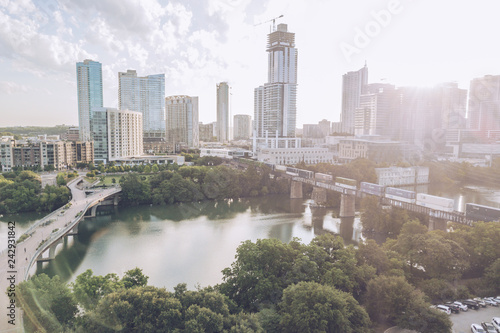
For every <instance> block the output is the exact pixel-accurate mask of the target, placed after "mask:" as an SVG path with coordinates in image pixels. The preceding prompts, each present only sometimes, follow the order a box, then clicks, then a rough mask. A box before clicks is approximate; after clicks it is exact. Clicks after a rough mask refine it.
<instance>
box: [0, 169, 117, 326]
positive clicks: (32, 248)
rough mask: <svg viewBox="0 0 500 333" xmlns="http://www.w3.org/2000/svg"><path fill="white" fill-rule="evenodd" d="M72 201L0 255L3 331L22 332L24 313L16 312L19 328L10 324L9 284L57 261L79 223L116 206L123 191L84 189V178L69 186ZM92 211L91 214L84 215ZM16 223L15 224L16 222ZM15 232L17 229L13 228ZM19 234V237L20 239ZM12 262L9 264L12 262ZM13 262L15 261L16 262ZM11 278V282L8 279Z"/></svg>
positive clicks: (0, 322)
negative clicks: (103, 209)
mask: <svg viewBox="0 0 500 333" xmlns="http://www.w3.org/2000/svg"><path fill="white" fill-rule="evenodd" d="M67 186H68V188H69V189H70V190H71V195H72V199H71V201H70V202H69V203H68V204H67V205H65V206H64V207H61V208H59V209H57V210H56V211H54V212H52V213H50V214H49V215H47V216H45V217H44V218H43V219H41V220H39V221H37V222H36V223H35V224H34V225H33V226H31V227H30V228H29V229H28V230H27V231H26V232H25V235H27V238H26V239H25V240H23V241H22V242H20V243H18V244H16V248H15V251H13V250H14V249H11V251H10V252H9V250H8V249H6V250H4V251H2V252H0V290H2V292H0V309H1V310H0V315H1V318H2V320H0V332H4V330H5V332H7V331H9V332H22V325H21V322H20V321H21V310H20V309H19V308H17V309H16V318H17V320H16V325H14V326H13V325H10V324H8V322H7V320H6V319H5V318H6V315H5V313H6V309H7V307H8V306H9V304H10V303H9V299H8V298H7V295H6V294H5V290H7V288H9V287H10V286H11V283H10V281H14V284H15V285H17V284H18V283H19V282H22V281H25V280H27V279H28V278H29V277H30V273H34V271H33V269H32V268H34V266H35V263H36V264H37V266H38V267H40V266H41V265H42V264H43V262H47V261H50V260H52V259H54V258H55V255H56V252H57V251H56V250H57V249H58V246H60V245H61V246H62V245H63V244H66V243H67V241H68V237H72V236H73V235H75V234H77V233H78V224H79V223H80V222H81V221H83V220H84V218H88V217H93V216H95V214H96V210H97V207H98V206H101V205H117V204H118V201H119V193H120V192H121V188H120V187H118V186H114V187H109V188H106V189H98V190H88V189H87V188H85V187H84V186H83V179H82V177H79V178H76V179H75V180H73V181H71V182H70V183H68V185H67ZM87 211H89V213H90V214H89V215H85V213H86V212H87ZM13 222H15V221H13ZM14 230H15V228H14ZM19 236H20V235H16V238H18V237H19ZM9 259H10V261H9ZM13 260H14V261H13ZM11 265H12V266H11ZM11 277H12V279H11V280H10V281H9V280H7V278H11Z"/></svg>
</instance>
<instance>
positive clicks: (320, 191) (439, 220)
mask: <svg viewBox="0 0 500 333" xmlns="http://www.w3.org/2000/svg"><path fill="white" fill-rule="evenodd" d="M276 175H278V174H276ZM279 177H284V178H288V179H290V181H291V184H290V198H302V197H303V193H302V184H309V185H312V186H313V192H312V195H311V199H313V200H314V201H315V202H318V203H323V202H326V191H334V192H337V193H340V194H341V201H340V214H339V217H354V215H355V204H356V198H362V197H364V196H367V195H371V194H367V193H364V192H361V191H360V190H354V189H350V188H345V187H342V186H338V185H335V184H332V183H330V182H327V181H317V180H315V179H313V178H304V177H300V176H292V175H288V174H284V173H279ZM377 197H378V196H377ZM378 198H380V203H381V204H383V205H387V206H392V207H399V208H403V209H406V210H409V211H412V212H416V213H421V214H425V215H427V216H429V230H434V229H440V230H446V224H447V222H448V221H452V222H457V223H461V224H466V225H469V226H470V225H472V223H473V222H474V220H471V219H468V218H466V216H465V213H463V212H458V211H453V212H445V211H441V210H435V209H431V208H428V207H423V206H420V205H416V204H413V203H408V202H404V201H399V200H396V199H388V198H384V197H378Z"/></svg>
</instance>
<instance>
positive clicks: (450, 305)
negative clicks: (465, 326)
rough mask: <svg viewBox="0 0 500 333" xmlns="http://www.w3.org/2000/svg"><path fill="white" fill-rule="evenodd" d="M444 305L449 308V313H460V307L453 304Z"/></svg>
mask: <svg viewBox="0 0 500 333" xmlns="http://www.w3.org/2000/svg"><path fill="white" fill-rule="evenodd" d="M444 305H446V306H447V307H449V308H450V311H451V312H453V313H459V312H460V307H459V306H458V305H457V304H455V303H452V302H447V303H445V304H444Z"/></svg>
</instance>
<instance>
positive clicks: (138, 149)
mask: <svg viewBox="0 0 500 333" xmlns="http://www.w3.org/2000/svg"><path fill="white" fill-rule="evenodd" d="M92 129H93V137H94V159H95V160H96V161H102V162H104V163H107V162H108V161H113V160H118V159H121V158H125V157H137V156H141V155H142V154H143V124H142V113H140V112H135V111H128V110H117V109H113V108H105V107H103V108H93V109H92Z"/></svg>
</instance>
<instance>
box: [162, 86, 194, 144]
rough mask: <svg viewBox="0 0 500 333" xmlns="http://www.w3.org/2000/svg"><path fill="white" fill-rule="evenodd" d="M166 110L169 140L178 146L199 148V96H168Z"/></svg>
mask: <svg viewBox="0 0 500 333" xmlns="http://www.w3.org/2000/svg"><path fill="white" fill-rule="evenodd" d="M165 110H166V130H167V142H169V143H172V144H174V145H175V146H176V147H177V146H186V147H188V148H198V146H199V122H198V97H190V96H169V97H166V98H165ZM176 150H177V148H176Z"/></svg>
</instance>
